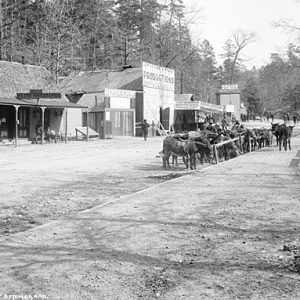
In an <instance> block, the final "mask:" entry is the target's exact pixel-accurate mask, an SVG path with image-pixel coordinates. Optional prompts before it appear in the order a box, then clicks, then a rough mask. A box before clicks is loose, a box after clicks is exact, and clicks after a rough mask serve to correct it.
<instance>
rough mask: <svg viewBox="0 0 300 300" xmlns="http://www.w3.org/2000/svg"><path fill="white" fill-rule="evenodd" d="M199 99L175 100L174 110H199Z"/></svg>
mask: <svg viewBox="0 0 300 300" xmlns="http://www.w3.org/2000/svg"><path fill="white" fill-rule="evenodd" d="M199 109H200V102H199V101H190V100H189V101H176V102H175V110H199Z"/></svg>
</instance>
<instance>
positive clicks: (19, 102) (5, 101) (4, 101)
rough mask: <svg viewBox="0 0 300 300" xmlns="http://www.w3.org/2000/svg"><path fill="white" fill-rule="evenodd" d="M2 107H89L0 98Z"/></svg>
mask: <svg viewBox="0 0 300 300" xmlns="http://www.w3.org/2000/svg"><path fill="white" fill-rule="evenodd" d="M0 105H19V106H27V107H28V106H29V107H33V106H34V107H36V106H38V107H48V108H87V106H82V105H79V104H76V103H72V102H68V101H62V100H60V101H59V100H55V101H54V100H53V99H40V100H39V101H38V102H37V100H35V99H34V100H19V99H16V98H5V97H0Z"/></svg>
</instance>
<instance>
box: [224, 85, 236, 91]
mask: <svg viewBox="0 0 300 300" xmlns="http://www.w3.org/2000/svg"><path fill="white" fill-rule="evenodd" d="M238 88H239V85H238V84H223V85H222V90H238Z"/></svg>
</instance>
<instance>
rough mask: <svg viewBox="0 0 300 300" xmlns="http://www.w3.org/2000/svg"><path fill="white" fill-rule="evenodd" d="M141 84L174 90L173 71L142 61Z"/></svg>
mask: <svg viewBox="0 0 300 300" xmlns="http://www.w3.org/2000/svg"><path fill="white" fill-rule="evenodd" d="M143 86H144V87H150V88H156V89H162V90H168V91H174V90H175V71H174V70H173V69H168V68H164V67H160V66H157V65H152V64H149V63H146V62H143Z"/></svg>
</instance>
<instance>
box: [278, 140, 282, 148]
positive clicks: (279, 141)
mask: <svg viewBox="0 0 300 300" xmlns="http://www.w3.org/2000/svg"><path fill="white" fill-rule="evenodd" d="M281 142H282V141H281V139H278V145H279V151H281Z"/></svg>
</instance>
